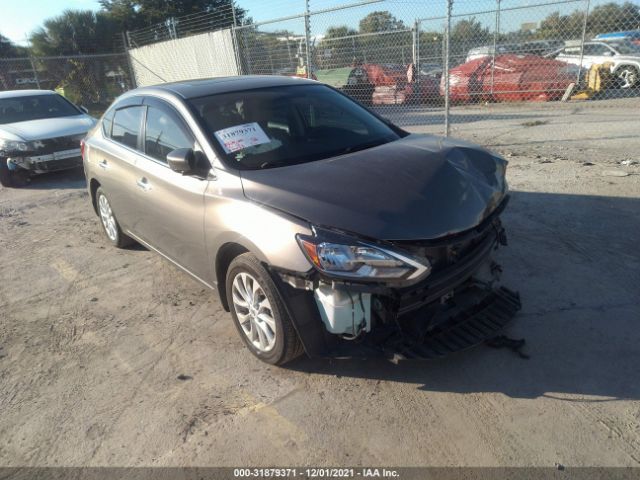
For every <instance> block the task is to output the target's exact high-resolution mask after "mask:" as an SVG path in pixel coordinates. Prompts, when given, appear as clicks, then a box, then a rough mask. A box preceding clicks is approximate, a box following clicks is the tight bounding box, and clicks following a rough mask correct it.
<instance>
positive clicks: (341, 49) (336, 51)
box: [314, 26, 362, 68]
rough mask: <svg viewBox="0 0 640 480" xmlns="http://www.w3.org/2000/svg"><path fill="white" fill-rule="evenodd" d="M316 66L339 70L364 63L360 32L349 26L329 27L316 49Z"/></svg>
mask: <svg viewBox="0 0 640 480" xmlns="http://www.w3.org/2000/svg"><path fill="white" fill-rule="evenodd" d="M316 52H317V58H316V61H315V62H314V65H315V66H316V67H319V68H338V67H346V66H349V65H351V64H352V63H353V62H354V61H362V55H361V52H360V40H359V38H358V32H357V31H356V30H354V29H352V28H349V27H347V26H340V27H329V28H328V29H327V33H326V34H325V36H324V37H323V38H322V40H321V41H320V42H319V43H318V46H317V48H316Z"/></svg>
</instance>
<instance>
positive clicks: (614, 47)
mask: <svg viewBox="0 0 640 480" xmlns="http://www.w3.org/2000/svg"><path fill="white" fill-rule="evenodd" d="M549 56H550V57H552V58H555V59H556V60H561V61H563V62H567V63H571V64H573V65H578V66H579V65H582V68H584V69H588V68H590V67H591V65H595V64H601V63H606V62H609V63H611V64H612V65H613V66H612V68H611V72H612V73H613V74H614V75H616V76H617V77H618V78H619V79H620V87H621V88H637V87H639V86H640V82H639V81H638V80H639V79H640V46H638V45H635V44H633V43H631V42H629V41H624V40H622V41H615V42H614V41H608V42H585V44H584V48H583V47H581V46H580V45H567V46H566V47H564V48H562V49H560V50H558V51H556V52H554V53H553V54H551V55H549ZM581 62H582V63H581Z"/></svg>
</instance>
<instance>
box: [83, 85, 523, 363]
mask: <svg viewBox="0 0 640 480" xmlns="http://www.w3.org/2000/svg"><path fill="white" fill-rule="evenodd" d="M84 166H85V171H86V174H87V179H88V186H89V192H90V198H91V202H92V204H93V208H94V209H95V211H96V213H97V214H98V215H99V218H100V221H101V223H102V226H103V227H104V231H105V233H106V235H107V237H108V239H109V241H110V242H111V243H112V244H113V245H115V246H118V247H123V246H125V245H127V244H128V243H130V242H132V241H134V240H135V241H137V242H140V243H142V244H143V245H146V246H147V247H149V248H150V249H152V250H155V251H156V252H158V253H160V254H161V255H162V256H164V257H166V258H167V259H169V260H170V261H171V262H173V263H174V264H176V265H177V266H179V267H180V268H181V269H183V270H184V271H185V272H187V273H189V274H191V275H192V276H193V277H194V278H195V279H197V280H198V281H200V282H201V283H203V284H204V285H206V286H208V287H209V288H211V289H213V290H216V291H217V292H218V293H219V295H220V300H221V302H222V305H223V306H224V308H225V309H227V310H230V312H231V315H232V317H233V320H234V322H235V325H236V327H237V329H238V332H239V333H240V336H241V337H242V339H243V340H244V342H245V343H246V345H247V347H248V348H249V349H250V350H251V352H253V353H254V354H255V355H256V356H257V357H258V358H260V359H262V360H264V361H266V362H269V363H274V364H282V363H285V362H287V361H289V360H291V359H293V358H295V357H297V356H298V355H300V354H301V353H302V352H303V350H304V351H306V352H307V354H309V355H311V356H318V355H330V354H335V353H336V352H338V351H339V350H340V349H341V348H342V347H343V346H344V345H345V344H348V345H355V344H358V345H360V346H362V345H366V346H368V347H371V348H375V349H377V350H379V351H382V352H386V353H387V354H399V355H403V356H406V357H415V356H419V357H435V356H440V355H444V354H447V353H449V352H452V351H455V350H460V349H463V348H467V347H470V346H473V345H475V344H478V343H480V342H482V341H484V340H485V339H486V338H488V337H491V336H493V335H495V333H496V331H498V330H499V329H500V328H501V327H502V326H503V325H504V324H506V323H507V322H508V321H509V320H510V319H511V318H512V316H513V315H514V314H515V312H516V311H517V310H518V309H519V307H520V302H519V298H518V295H517V294H515V293H514V292H511V291H510V290H508V289H506V288H504V287H501V286H499V284H498V277H499V274H500V271H501V270H500V267H499V266H498V265H497V264H496V263H495V262H494V261H493V260H492V253H493V252H494V250H495V249H496V248H498V246H501V245H505V244H506V237H505V232H504V229H503V227H502V225H501V223H500V218H499V217H500V214H501V212H502V210H503V209H504V208H505V206H506V204H507V201H508V195H507V184H506V182H505V169H506V166H507V162H506V161H505V160H503V159H502V158H501V157H499V156H498V155H496V154H493V153H491V152H489V151H487V150H484V149H483V148H480V147H477V146H474V145H471V144H467V143H463V142H457V141H453V140H448V139H443V138H438V137H434V136H429V135H417V134H409V133H408V132H405V131H404V130H402V129H400V128H398V127H396V126H394V125H392V124H390V123H389V122H387V121H385V120H383V119H382V118H379V117H377V116H376V115H375V114H373V113H371V112H370V111H368V110H367V109H366V108H364V107H362V106H360V105H359V104H358V103H356V102H354V101H353V100H351V99H350V98H348V97H347V96H345V95H343V94H341V93H339V92H338V91H336V90H334V89H332V88H330V87H328V86H326V85H323V84H320V83H318V82H314V81H310V80H304V79H292V78H286V77H275V76H271V77H251V76H248V77H233V78H219V79H214V80H197V81H191V82H180V83H174V84H165V85H161V86H157V87H148V88H140V89H137V90H133V91H131V92H129V93H127V94H125V95H123V96H122V97H120V98H119V99H118V100H116V102H115V103H114V104H113V105H112V106H111V108H109V110H108V111H107V112H106V113H105V115H104V117H103V118H102V120H101V121H100V123H99V125H98V126H96V128H94V129H93V130H92V131H91V132H90V133H89V135H88V136H87V138H86V141H85V144H84ZM345 340H351V342H346V341H345ZM353 340H357V342H353Z"/></svg>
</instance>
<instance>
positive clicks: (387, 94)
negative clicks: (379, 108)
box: [356, 63, 439, 105]
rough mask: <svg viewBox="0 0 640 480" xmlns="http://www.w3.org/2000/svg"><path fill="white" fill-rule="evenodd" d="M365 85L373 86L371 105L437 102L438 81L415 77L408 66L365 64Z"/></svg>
mask: <svg viewBox="0 0 640 480" xmlns="http://www.w3.org/2000/svg"><path fill="white" fill-rule="evenodd" d="M356 68H360V69H361V70H364V72H366V77H367V81H366V83H368V84H371V85H373V94H372V103H373V105H397V104H407V103H429V102H434V101H437V100H439V95H438V79H437V78H436V77H433V76H429V75H419V76H418V75H416V74H415V68H414V66H413V65H412V64H409V65H394V64H384V65H381V64H377V63H365V64H363V65H360V66H359V67H356Z"/></svg>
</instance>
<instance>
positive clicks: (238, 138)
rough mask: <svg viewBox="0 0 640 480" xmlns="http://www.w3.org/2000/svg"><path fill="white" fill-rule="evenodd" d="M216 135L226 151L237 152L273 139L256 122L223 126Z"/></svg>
mask: <svg viewBox="0 0 640 480" xmlns="http://www.w3.org/2000/svg"><path fill="white" fill-rule="evenodd" d="M215 136H216V138H217V139H218V141H219V142H220V145H222V148H224V151H225V152H226V153H231V152H237V151H238V150H242V149H244V148H247V147H251V146H254V145H262V144H263V143H269V142H271V140H270V139H269V137H267V134H266V133H264V130H262V128H260V125H258V124H257V123H256V122H253V123H245V124H244V125H236V126H234V127H229V128H223V129H222V130H218V131H217V132H215Z"/></svg>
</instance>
